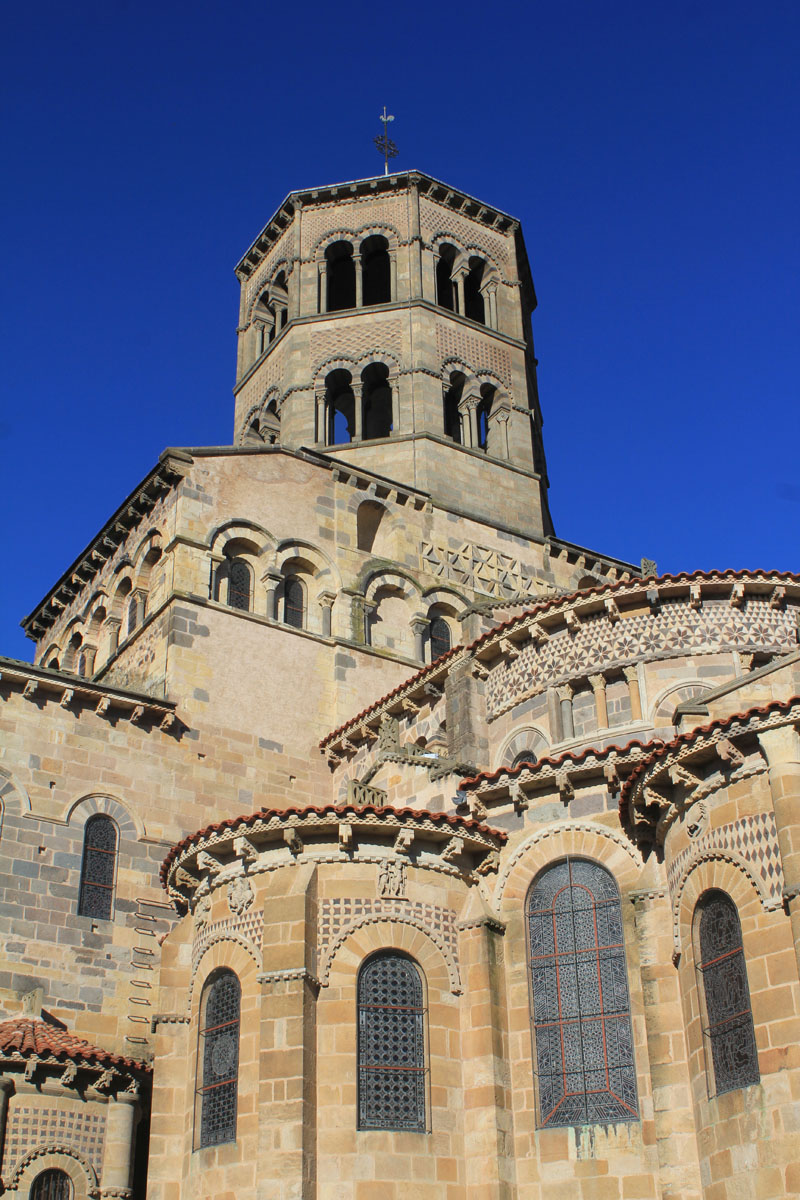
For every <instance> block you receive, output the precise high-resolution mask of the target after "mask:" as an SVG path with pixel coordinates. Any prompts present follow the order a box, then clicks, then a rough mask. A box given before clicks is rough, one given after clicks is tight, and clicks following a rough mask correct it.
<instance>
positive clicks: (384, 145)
mask: <svg viewBox="0 0 800 1200" xmlns="http://www.w3.org/2000/svg"><path fill="white" fill-rule="evenodd" d="M378 120H379V121H383V133H380V134H378V136H377V137H376V138H375V145H376V146H377V147H378V150H379V151H380V153H381V154H382V155H383V173H384V175H388V174H389V159H390V158H397V155H398V154H399V153H400V152H399V150H398V149H397V146H395V144H394V142H393V141H392V139H391V138H390V137H389V136H388V135H387V133H386V130H387V128H388V125H389V122H390V121H393V120H394V117H393V116H391V115H390V114H389V113H387V111H386V105H385V104H384V106H383V113H382V115H381V116H380V117H378Z"/></svg>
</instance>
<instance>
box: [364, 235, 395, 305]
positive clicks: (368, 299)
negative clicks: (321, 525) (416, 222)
mask: <svg viewBox="0 0 800 1200" xmlns="http://www.w3.org/2000/svg"><path fill="white" fill-rule="evenodd" d="M361 282H362V294H361V295H362V303H364V304H365V305H366V304H388V303H389V301H390V300H391V298H392V278H391V266H390V263H389V243H388V242H387V240H386V238H385V237H381V235H380V234H378V233H376V234H374V235H373V236H372V237H368V238H365V240H364V241H363V242H362V243H361Z"/></svg>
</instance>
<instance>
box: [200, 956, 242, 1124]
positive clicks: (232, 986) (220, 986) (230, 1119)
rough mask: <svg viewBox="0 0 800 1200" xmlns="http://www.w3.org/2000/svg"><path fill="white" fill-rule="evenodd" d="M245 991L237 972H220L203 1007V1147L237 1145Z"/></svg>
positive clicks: (207, 988)
mask: <svg viewBox="0 0 800 1200" xmlns="http://www.w3.org/2000/svg"><path fill="white" fill-rule="evenodd" d="M240 1009H241V988H240V986H239V980H238V979H237V977H236V976H235V975H234V973H233V971H226V970H222V971H217V972H215V973H214V974H213V975H211V976H210V977H209V979H208V981H207V983H206V985H205V989H204V991H203V996H202V1000H201V1003H200V1040H199V1045H198V1054H197V1077H198V1086H197V1095H198V1109H199V1114H198V1115H199V1122H200V1138H199V1144H200V1146H218V1145H219V1144H220V1143H221V1142H235V1141H236V1102H237V1092H238V1081H239V1015H240Z"/></svg>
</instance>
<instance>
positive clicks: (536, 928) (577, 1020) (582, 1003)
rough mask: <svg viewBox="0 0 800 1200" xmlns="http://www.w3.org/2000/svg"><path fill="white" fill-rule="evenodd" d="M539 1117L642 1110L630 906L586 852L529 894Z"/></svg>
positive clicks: (592, 1117)
mask: <svg viewBox="0 0 800 1200" xmlns="http://www.w3.org/2000/svg"><path fill="white" fill-rule="evenodd" d="M528 935H529V944H530V963H531V988H532V993H533V1014H534V1015H533V1020H534V1031H535V1041H536V1072H537V1077H538V1084H539V1124H540V1125H541V1126H555V1125H587V1124H588V1125H606V1124H612V1123H616V1122H618V1121H634V1120H636V1119H637V1118H638V1108H637V1100H636V1068H635V1063H634V1057H633V1037H632V1033H631V1019H630V1002H629V999H628V980H627V971H626V966H625V947H624V944H623V937H622V911H621V908H620V901H619V892H618V891H617V886H616V884H615V882H614V880H613V878H612V877H611V876H610V875H609V873H608V872H607V871H606V870H604V868H603V867H600V866H598V864H597V863H592V862H588V861H587V860H586V859H580V858H575V859H564V860H563V861H562V862H559V863H556V864H554V865H553V866H552V867H548V868H547V869H546V870H545V871H544V872H543V873H542V875H540V876H539V879H538V880H537V881H536V883H535V885H534V887H533V888H532V889H531V892H530V895H529V899H528Z"/></svg>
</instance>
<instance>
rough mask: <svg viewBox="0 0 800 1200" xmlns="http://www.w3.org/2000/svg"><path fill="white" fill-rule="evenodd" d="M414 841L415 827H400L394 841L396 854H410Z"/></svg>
mask: <svg viewBox="0 0 800 1200" xmlns="http://www.w3.org/2000/svg"><path fill="white" fill-rule="evenodd" d="M413 841H414V830H413V829H400V830H398V832H397V837H396V838H395V841H394V852H395V854H410V853H411V846H412V844H413Z"/></svg>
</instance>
